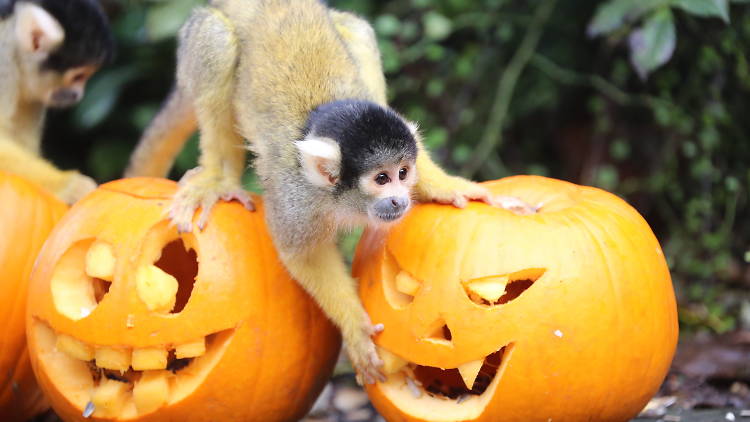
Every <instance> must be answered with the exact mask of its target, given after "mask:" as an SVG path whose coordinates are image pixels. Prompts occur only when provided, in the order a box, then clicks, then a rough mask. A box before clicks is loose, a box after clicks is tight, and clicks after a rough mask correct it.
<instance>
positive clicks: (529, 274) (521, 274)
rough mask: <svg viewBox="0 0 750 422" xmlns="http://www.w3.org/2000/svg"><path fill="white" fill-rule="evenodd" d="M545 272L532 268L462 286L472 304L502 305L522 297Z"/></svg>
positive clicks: (470, 281)
mask: <svg viewBox="0 0 750 422" xmlns="http://www.w3.org/2000/svg"><path fill="white" fill-rule="evenodd" d="M545 271H546V270H545V269H544V268H530V269H527V270H521V271H516V272H514V273H510V274H503V275H492V276H487V277H481V278H475V279H471V280H467V281H464V282H462V284H463V287H464V291H465V292H466V294H467V295H468V296H469V299H471V301H472V302H474V303H476V304H478V305H484V306H495V305H502V304H504V303H508V302H510V301H511V300H514V299H516V298H517V297H518V296H520V295H521V294H522V293H523V292H525V291H526V289H528V288H529V287H531V286H532V285H533V284H534V282H535V281H537V280H538V279H539V277H541V276H542V275H543V274H544V272H545Z"/></svg>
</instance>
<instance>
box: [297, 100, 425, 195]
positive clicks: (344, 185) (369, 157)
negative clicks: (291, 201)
mask: <svg viewBox="0 0 750 422" xmlns="http://www.w3.org/2000/svg"><path fill="white" fill-rule="evenodd" d="M310 133H311V134H313V135H315V136H322V137H326V138H330V139H333V140H335V141H336V142H338V144H339V148H340V149H341V169H340V173H339V181H338V184H337V187H338V188H339V189H349V188H352V187H354V186H356V185H357V181H358V179H359V177H360V176H361V175H362V174H364V173H366V172H368V171H370V170H372V169H374V168H376V167H378V166H381V165H384V164H395V163H397V162H399V161H401V160H403V159H410V160H414V159H416V157H417V144H416V141H415V140H414V135H412V133H411V131H410V130H409V127H408V126H407V125H406V123H405V122H404V120H403V118H401V117H400V116H399V115H398V114H396V112H394V111H393V110H391V109H389V108H385V107H381V106H379V105H377V104H375V103H372V102H369V101H361V100H342V101H332V102H330V103H326V104H323V105H321V106H319V107H317V108H316V109H315V110H313V111H312V113H310V118H309V119H308V122H307V127H306V129H305V135H307V134H310Z"/></svg>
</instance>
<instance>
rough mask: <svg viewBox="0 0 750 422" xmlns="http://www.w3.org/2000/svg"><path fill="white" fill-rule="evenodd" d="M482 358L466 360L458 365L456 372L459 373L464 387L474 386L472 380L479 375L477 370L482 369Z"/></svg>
mask: <svg viewBox="0 0 750 422" xmlns="http://www.w3.org/2000/svg"><path fill="white" fill-rule="evenodd" d="M483 364H484V359H479V360H474V361H471V362H467V363H465V364H463V365H461V366H459V367H458V372H459V373H460V374H461V378H463V379H464V385H466V388H468V389H471V387H473V386H474V381H475V380H476V379H477V375H479V370H480V369H482V365H483Z"/></svg>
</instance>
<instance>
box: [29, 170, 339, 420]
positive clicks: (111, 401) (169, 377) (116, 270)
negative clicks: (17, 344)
mask: <svg viewBox="0 0 750 422" xmlns="http://www.w3.org/2000/svg"><path fill="white" fill-rule="evenodd" d="M175 190H176V184H175V183H173V182H170V181H166V180H161V179H126V180H120V181H116V182H112V183H108V184H105V185H103V186H101V187H100V188H99V189H98V190H97V191H95V192H93V193H92V194H90V195H89V196H87V197H86V198H84V199H83V200H81V201H80V202H79V203H77V204H76V205H75V206H74V207H73V208H71V210H70V212H69V213H68V214H67V215H66V217H65V218H64V219H63V220H62V221H61V222H60V224H59V225H58V226H57V228H56V230H55V231H54V232H53V233H52V235H51V236H50V238H49V241H48V242H47V243H46V244H45V247H44V248H43V250H42V252H41V253H40V256H39V261H38V265H37V268H36V269H35V271H34V273H33V276H32V281H31V286H30V293H31V294H30V300H29V306H28V320H27V326H28V328H27V330H28V337H29V351H30V355H31V361H32V364H33V366H34V371H35V373H36V375H37V378H38V379H39V382H40V385H41V387H42V388H43V390H44V391H45V393H46V394H47V396H48V398H49V399H50V402H51V404H52V407H53V408H54V410H55V411H56V412H57V413H58V414H59V415H60V416H61V417H62V418H63V419H64V420H66V421H83V420H95V421H96V420H108V421H111V420H128V421H133V420H137V421H166V420H170V421H178V420H179V421H247V420H263V421H287V420H297V419H298V418H300V417H301V416H303V415H304V414H305V413H306V411H307V410H308V409H309V407H310V406H311V405H312V403H313V401H314V399H315V397H316V396H317V395H318V393H319V392H320V390H321V389H322V388H323V386H324V384H325V382H326V380H327V379H328V377H329V376H330V374H331V371H332V369H333V365H334V363H335V360H336V357H337V353H338V350H339V347H340V338H339V334H338V332H337V331H336V329H335V328H334V327H333V325H332V324H331V323H330V322H329V321H328V319H327V318H326V317H325V315H324V314H323V313H322V312H321V311H320V310H319V309H318V308H317V306H316V305H315V303H314V302H313V301H312V300H311V299H309V298H308V296H307V295H306V294H305V292H304V291H303V290H302V289H301V288H300V287H298V285H297V283H295V282H294V280H292V279H291V278H290V276H289V275H288V273H287V272H286V270H285V269H284V268H283V266H282V265H281V263H280V262H279V260H278V258H277V256H276V252H275V250H274V248H273V245H272V243H271V240H270V238H269V235H268V233H267V231H266V227H265V223H264V219H263V207H262V203H261V201H260V198H255V200H256V204H258V208H259V211H258V212H249V211H247V210H245V209H244V208H243V207H242V206H241V205H239V204H237V203H222V204H219V205H217V206H216V207H215V209H214V210H213V212H212V215H211V219H210V221H209V223H208V226H207V228H206V229H205V230H203V231H200V232H199V231H196V232H194V233H191V234H178V233H177V231H176V229H175V228H174V227H173V226H171V225H170V224H169V221H168V220H166V219H165V218H164V213H165V209H166V208H165V207H166V205H167V204H168V201H169V199H170V198H171V196H172V195H173V193H174V192H175ZM89 416H90V417H89ZM87 417H88V418H87Z"/></svg>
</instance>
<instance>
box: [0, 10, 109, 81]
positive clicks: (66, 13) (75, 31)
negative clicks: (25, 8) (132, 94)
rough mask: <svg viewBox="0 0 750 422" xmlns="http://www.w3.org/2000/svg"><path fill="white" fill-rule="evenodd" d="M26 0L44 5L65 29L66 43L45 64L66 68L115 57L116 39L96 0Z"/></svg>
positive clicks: (52, 68) (61, 69)
mask: <svg viewBox="0 0 750 422" xmlns="http://www.w3.org/2000/svg"><path fill="white" fill-rule="evenodd" d="M2 1H6V2H7V1H8V0H0V2H2ZM24 1H28V2H30V3H33V4H36V5H38V6H40V7H42V8H43V9H44V10H46V11H47V12H48V13H49V14H50V15H52V16H53V17H54V18H55V19H57V21H58V22H59V23H60V25H61V26H62V27H63V29H64V30H65V39H64V41H63V45H62V46H60V47H59V48H58V49H57V50H55V51H54V52H52V54H50V56H49V57H47V60H45V62H44V63H43V64H42V68H44V69H49V70H54V71H58V72H63V71H65V70H68V69H71V68H74V67H78V66H84V65H98V64H104V63H107V62H109V61H110V60H111V59H112V56H113V54H114V49H115V42H114V39H113V36H112V31H111V29H110V26H109V21H108V20H107V16H106V15H105V14H104V10H102V7H101V5H100V4H99V2H98V1H97V0H24ZM11 2H12V3H16V2H17V1H12V0H11Z"/></svg>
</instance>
